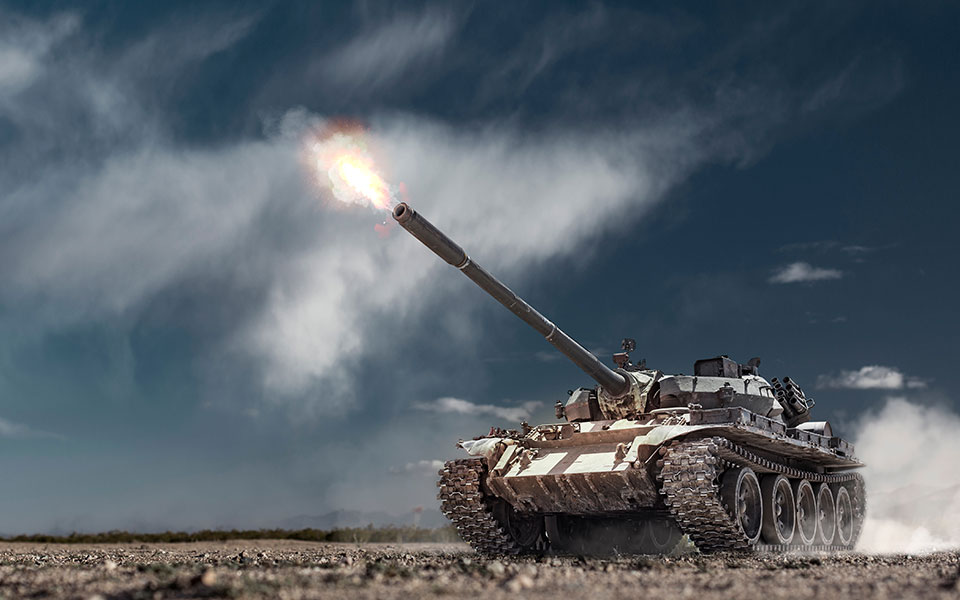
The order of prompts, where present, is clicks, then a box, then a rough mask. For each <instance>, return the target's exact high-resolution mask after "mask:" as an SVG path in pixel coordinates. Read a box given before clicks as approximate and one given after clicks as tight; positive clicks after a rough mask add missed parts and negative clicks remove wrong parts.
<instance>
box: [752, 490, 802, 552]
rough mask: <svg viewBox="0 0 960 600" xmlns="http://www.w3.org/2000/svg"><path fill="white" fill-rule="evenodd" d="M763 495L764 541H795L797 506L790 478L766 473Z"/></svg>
mask: <svg viewBox="0 0 960 600" xmlns="http://www.w3.org/2000/svg"><path fill="white" fill-rule="evenodd" d="M760 491H761V493H762V497H763V526H762V531H763V541H765V542H766V543H768V544H778V545H786V544H789V543H790V542H792V541H793V531H794V529H795V526H796V522H797V508H796V505H795V504H794V501H793V490H792V489H791V488H790V480H789V479H787V478H786V477H785V476H783V475H765V476H764V477H763V480H762V481H761V482H760Z"/></svg>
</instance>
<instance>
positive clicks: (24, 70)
mask: <svg viewBox="0 0 960 600" xmlns="http://www.w3.org/2000/svg"><path fill="white" fill-rule="evenodd" d="M0 21H2V25H0V100H3V99H4V98H5V97H9V96H12V95H14V94H16V93H17V92H19V91H21V90H23V89H24V88H26V87H27V86H29V85H30V84H31V83H33V81H34V80H36V78H37V77H39V76H40V75H41V74H42V72H43V61H44V59H45V58H46V55H47V53H48V52H49V51H50V49H51V48H52V47H54V46H55V45H56V44H57V43H58V42H59V41H61V40H62V39H63V38H65V37H66V36H68V35H69V34H70V33H72V32H74V31H75V30H76V28H77V25H78V24H79V19H78V18H77V17H76V16H75V15H71V14H61V15H58V16H55V17H53V18H51V19H49V20H47V21H44V22H38V21H32V20H28V19H23V18H19V17H17V16H15V15H9V14H6V13H5V12H4V11H2V10H0Z"/></svg>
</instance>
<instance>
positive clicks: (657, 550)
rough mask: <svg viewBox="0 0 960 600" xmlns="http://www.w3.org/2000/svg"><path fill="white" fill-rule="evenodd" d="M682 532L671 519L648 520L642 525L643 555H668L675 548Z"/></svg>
mask: <svg viewBox="0 0 960 600" xmlns="http://www.w3.org/2000/svg"><path fill="white" fill-rule="evenodd" d="M681 537H683V532H682V531H680V528H679V527H677V524H676V523H674V522H673V519H661V518H656V519H650V520H648V521H647V522H646V523H645V525H644V531H643V546H642V552H643V553H644V554H669V553H670V551H671V550H673V549H674V548H676V547H677V544H678V543H679V542H680V538H681Z"/></svg>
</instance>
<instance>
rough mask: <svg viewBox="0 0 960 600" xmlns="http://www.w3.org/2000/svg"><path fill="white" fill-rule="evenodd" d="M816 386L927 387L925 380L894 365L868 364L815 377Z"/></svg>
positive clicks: (898, 388)
mask: <svg viewBox="0 0 960 600" xmlns="http://www.w3.org/2000/svg"><path fill="white" fill-rule="evenodd" d="M817 387H818V388H821V389H826V388H834V389H851V390H902V389H904V388H911V389H919V388H925V387H927V382H926V381H924V380H923V379H920V378H918V377H909V376H906V375H904V374H903V373H902V372H901V371H900V369H897V368H896V367H884V366H881V365H868V366H865V367H861V368H860V369H858V370H856V371H840V372H839V373H835V374H827V375H820V376H819V377H817Z"/></svg>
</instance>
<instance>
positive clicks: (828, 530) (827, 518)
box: [817, 483, 837, 546]
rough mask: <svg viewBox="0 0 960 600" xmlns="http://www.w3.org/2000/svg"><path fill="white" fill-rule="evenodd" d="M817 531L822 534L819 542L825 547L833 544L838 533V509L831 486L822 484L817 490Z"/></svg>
mask: <svg viewBox="0 0 960 600" xmlns="http://www.w3.org/2000/svg"><path fill="white" fill-rule="evenodd" d="M817 508H818V510H817V530H818V531H819V532H820V536H819V537H820V539H819V542H820V543H821V544H823V545H825V546H830V545H831V544H833V538H834V535H835V534H836V532H837V508H836V504H835V503H834V500H833V492H832V491H830V486H829V485H827V484H825V483H821V484H820V486H819V488H818V489H817Z"/></svg>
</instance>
